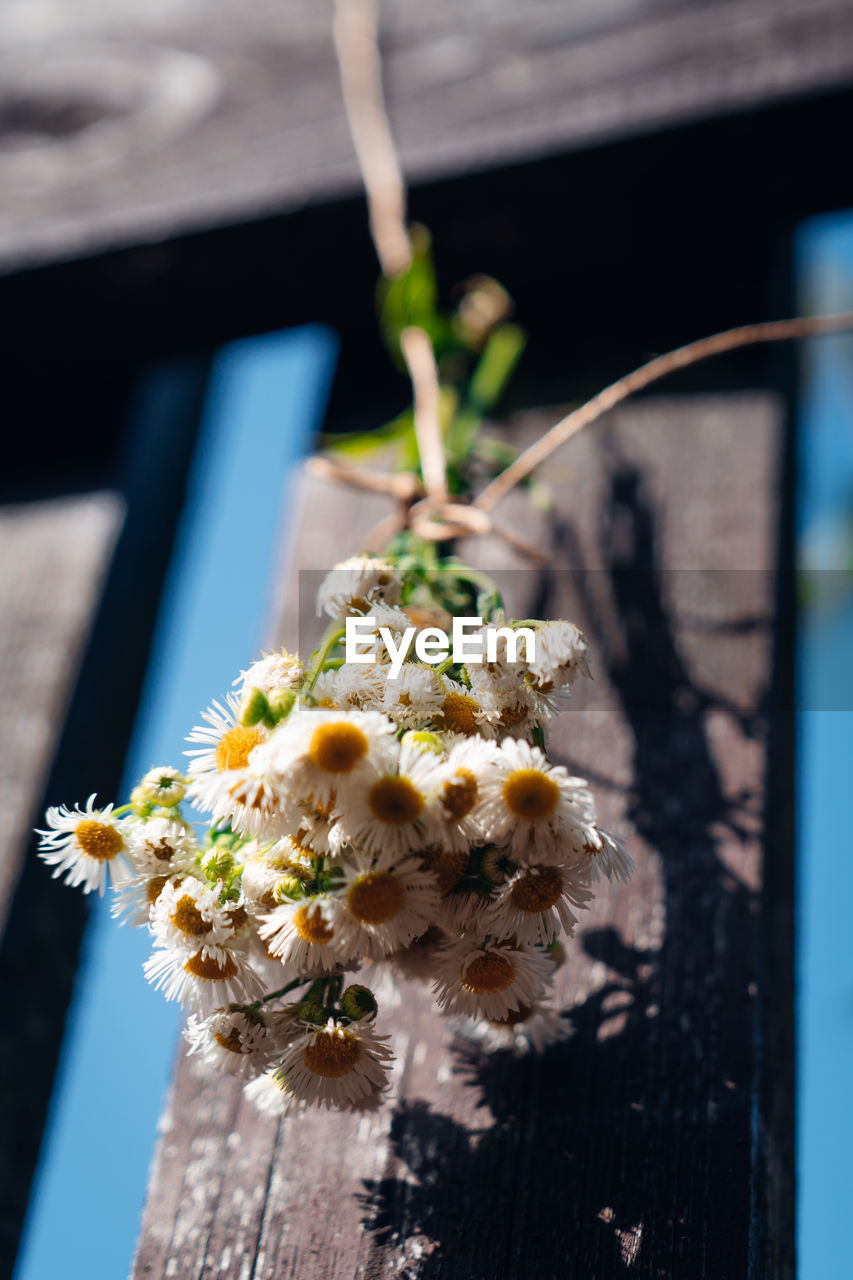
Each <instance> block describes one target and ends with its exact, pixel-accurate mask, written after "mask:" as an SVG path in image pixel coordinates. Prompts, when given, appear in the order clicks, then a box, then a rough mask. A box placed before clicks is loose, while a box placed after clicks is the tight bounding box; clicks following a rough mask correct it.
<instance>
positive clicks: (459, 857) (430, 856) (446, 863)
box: [424, 849, 468, 898]
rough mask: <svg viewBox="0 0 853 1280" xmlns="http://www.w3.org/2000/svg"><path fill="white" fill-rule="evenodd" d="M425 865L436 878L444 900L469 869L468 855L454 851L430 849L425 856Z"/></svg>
mask: <svg viewBox="0 0 853 1280" xmlns="http://www.w3.org/2000/svg"><path fill="white" fill-rule="evenodd" d="M424 865H425V866H426V867H427V869H428V870H429V871H431V872H432V874H433V875H434V876H435V883H436V888H437V889H438V892H439V893H440V894H441V896H442V898H444V897H446V896H447V894H448V893H450V890H451V889H453V888H454V886H455V885H456V884H457V882H458V880H459V877H460V876H462V875H463V874H464V873H465V871H466V870H467V868H468V854H467V853H463V852H461V851H457V850H453V849H430V850H429V851H428V852H427V853H425V854H424Z"/></svg>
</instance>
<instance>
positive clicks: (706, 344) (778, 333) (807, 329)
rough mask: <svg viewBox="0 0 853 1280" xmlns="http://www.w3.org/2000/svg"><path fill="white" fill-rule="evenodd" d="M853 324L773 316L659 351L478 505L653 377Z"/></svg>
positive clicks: (851, 318) (491, 501) (513, 467)
mask: <svg viewBox="0 0 853 1280" xmlns="http://www.w3.org/2000/svg"><path fill="white" fill-rule="evenodd" d="M846 329H853V312H851V311H845V312H843V313H841V314H839V315H836V316H807V317H799V318H796V319H793V320H770V321H767V322H766V323H763V324H746V325H740V326H739V327H738V328H736V329H725V330H724V331H723V332H722V333H714V334H712V335H711V336H710V337H708V338H700V339H699V340H698V341H697V342H689V343H688V344H687V345H686V346H684V347H677V348H676V349H675V350H674V351H669V352H667V354H666V355H663V356H656V357H655V358H654V360H649V361H648V363H647V364H643V365H640V367H639V368H638V369H634V371H633V372H632V373H629V374H626V375H625V377H624V378H620V379H619V380H618V381H617V382H613V383H611V384H610V386H609V387H605V388H604V390H603V391H599V393H598V395H596V396H593V398H592V399H591V400H587V402H586V403H585V404H582V405H581V406H580V407H579V408H578V409H574V410H573V411H572V412H571V413H569V414H567V415H566V417H565V418H561V419H560V421H559V422H557V423H555V424H554V426H553V427H551V429H550V430H549V431H546V433H545V435H544V436H541V437H540V438H539V439H538V440H536V441H534V443H533V444H532V445H530V447H529V448H528V449H525V450H524V452H523V453H522V454H520V455H519V456H518V457H517V458H516V460H515V462H513V463H511V464H510V465H509V466H508V467H507V469H506V470H505V471H502V472H501V474H500V475H499V476H496V477H495V479H494V480H492V482H491V483H490V484H488V485H486V487H485V489H484V490H483V492H482V493H481V494H480V495H479V497H478V498H477V499H476V500H475V502H474V506H475V507H478V508H479V509H480V510H481V511H492V510H493V509H494V508H495V507H496V506H497V504H498V503H499V502H500V501H501V500H502V499H503V498H505V497H506V495H507V494H508V493H509V491H510V489H512V488H514V487H515V485H517V484H518V483H519V482H520V481H522V480H524V479H525V477H526V476H529V475H530V473H531V471H533V469H534V468H535V467H538V466H539V464H540V463H541V462H544V461H545V459H546V458H548V457H550V455H551V454H552V453H553V452H554V450H555V449H559V447H560V445H563V444H565V443H566V441H567V440H569V439H571V437H572V436H573V435H576V434H577V432H578V431H580V430H581V429H582V428H583V427H588V426H589V425H590V423H592V422H595V421H596V419H598V418H600V417H601V416H602V414H604V413H607V411H608V410H609V409H612V408H613V407H614V406H615V405H617V404H619V403H620V402H621V401H622V400H627V398H628V397H629V396H632V395H634V394H636V392H638V391H643V390H644V389H645V388H646V387H648V386H650V385H651V384H652V383H653V382H658V381H659V380H660V379H661V378H665V377H666V376H667V374H670V373H674V372H675V371H676V370H677V369H684V368H686V367H687V366H688V365H691V364H697V363H698V362H699V361H700V360H707V359H709V357H711V356H718V355H721V354H722V353H723V352H724V351H733V350H734V349H735V348H736V347H746V346H749V345H750V344H751V343H754V342H781V341H783V340H784V339H787V338H807V337H811V336H812V335H814V334H820V333H841V332H843V331H844V330H846Z"/></svg>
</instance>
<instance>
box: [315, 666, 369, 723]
mask: <svg viewBox="0 0 853 1280" xmlns="http://www.w3.org/2000/svg"><path fill="white" fill-rule="evenodd" d="M387 671H388V668H387V667H383V666H382V665H381V664H379V663H377V664H376V665H375V666H372V667H371V666H361V665H356V664H349V663H345V664H344V665H343V666H342V667H338V669H337V670H329V671H323V672H321V673H320V675H319V676H318V677H317V680H316V682H315V684H314V688H313V689H312V690H311V694H310V699H311V702H310V705H313V706H316V707H319V708H320V709H321V710H339V711H359V710H361V711H381V710H382V699H383V697H384V694H385V686H386V683H387Z"/></svg>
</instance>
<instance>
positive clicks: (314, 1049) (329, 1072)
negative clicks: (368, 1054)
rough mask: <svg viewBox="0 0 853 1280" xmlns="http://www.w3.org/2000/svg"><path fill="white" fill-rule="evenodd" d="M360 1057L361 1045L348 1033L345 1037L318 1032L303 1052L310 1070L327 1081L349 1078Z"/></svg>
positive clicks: (303, 1057) (344, 1034)
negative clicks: (343, 1077)
mask: <svg viewBox="0 0 853 1280" xmlns="http://www.w3.org/2000/svg"><path fill="white" fill-rule="evenodd" d="M360 1057H361V1045H360V1044H359V1042H358V1040H357V1039H356V1037H355V1036H353V1035H350V1034H349V1033H348V1032H346V1031H345V1032H344V1033H343V1035H336V1034H333V1033H332V1032H329V1031H318V1032H317V1033H316V1035H313V1036H312V1037H311V1039H310V1040H309V1042H308V1044H307V1045H306V1046H305V1048H304V1049H303V1050H302V1061H303V1062H304V1063H305V1065H306V1067H307V1068H308V1070H309V1071H313V1073H314V1075H315V1076H324V1077H325V1079H327V1080H338V1079H340V1077H341V1076H348V1075H349V1073H350V1072H351V1071H352V1070H353V1069H354V1067H355V1065H356V1063H357V1062H358V1060H359V1058H360Z"/></svg>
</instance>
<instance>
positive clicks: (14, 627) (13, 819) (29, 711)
mask: <svg viewBox="0 0 853 1280" xmlns="http://www.w3.org/2000/svg"><path fill="white" fill-rule="evenodd" d="M120 520H121V503H120V501H119V499H118V498H117V497H115V496H114V495H112V494H109V493H97V494H91V495H87V496H85V497H81V498H62V499H58V500H53V501H47V502H35V503H31V504H28V505H25V506H7V507H0V720H2V724H3V734H2V737H0V812H2V813H3V824H2V827H0V933H2V929H3V925H4V924H5V920H6V912H7V909H8V906H9V903H10V899H11V896H12V894H13V892H14V889H15V884H16V883H17V879H18V873H19V871H20V868H21V861H22V859H23V856H24V852H25V850H26V848H27V847H28V845H29V843H30V835H31V829H32V825H33V822H34V820H36V819H37V818H38V817H39V816H40V815H38V814H36V812H35V809H36V805H37V804H38V801H39V800H40V798H41V795H42V792H43V790H44V786H45V781H46V777H47V771H48V768H49V766H50V763H51V760H52V757H53V752H54V750H55V748H56V745H57V742H58V740H59V735H60V732H61V729H62V725H63V722H64V718H65V710H66V706H67V703H68V699H69V697H70V694H71V689H72V687H73V681H74V676H75V673H76V671H77V667H78V664H79V661H80V657H81V655H82V650H83V645H84V643H85V640H86V637H87V635H88V632H89V626H90V623H91V620H92V615H93V612H94V610H95V607H96V605H97V603H98V600H99V597H100V592H101V587H102V585H103V580H104V575H105V573H106V570H107V566H108V564H109V557H110V554H111V552H112V549H113V545H114V542H115V538H116V535H117V533H118V528H119V524H120Z"/></svg>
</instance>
